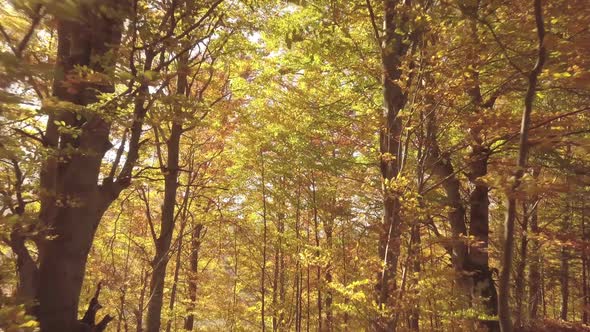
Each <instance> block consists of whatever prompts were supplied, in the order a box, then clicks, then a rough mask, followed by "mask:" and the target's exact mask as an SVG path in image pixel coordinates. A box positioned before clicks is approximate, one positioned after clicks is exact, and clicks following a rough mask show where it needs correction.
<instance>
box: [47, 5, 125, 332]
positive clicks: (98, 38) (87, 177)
mask: <svg viewBox="0 0 590 332" xmlns="http://www.w3.org/2000/svg"><path fill="white" fill-rule="evenodd" d="M100 5H101V6H98V5H97V4H88V5H80V7H79V10H80V13H81V17H82V20H81V21H76V22H74V21H66V20H63V19H59V18H58V40H59V42H58V55H57V58H58V64H57V70H56V78H55V83H54V87H55V90H54V95H55V96H56V97H57V98H58V99H60V100H62V101H69V102H72V103H74V104H77V105H81V106H86V105H89V104H92V103H94V102H96V101H97V98H96V94H97V91H99V92H108V91H112V88H113V87H112V83H110V82H106V81H105V82H100V83H92V84H90V83H86V82H83V83H79V85H77V86H75V87H74V88H73V89H66V88H65V87H64V83H65V80H66V78H65V77H66V76H65V73H70V72H71V71H72V70H73V69H74V68H75V67H77V66H88V67H90V68H92V69H93V70H95V71H97V72H103V73H105V72H106V71H107V70H109V68H106V67H107V66H104V65H103V64H104V62H103V64H100V63H99V62H97V61H96V60H95V59H97V58H100V57H101V56H105V55H106V54H107V53H108V52H110V51H113V50H115V51H116V48H117V47H118V45H119V44H120V40H121V29H122V17H123V15H121V14H122V13H123V10H125V9H126V8H125V5H123V4H119V2H118V1H114V0H109V1H104V2H102V3H101V4H100ZM110 58H113V59H115V58H116V57H110ZM109 65H112V64H109ZM74 75H75V74H74ZM58 120H59V121H64V122H65V123H66V124H67V125H70V126H72V127H76V128H80V130H81V133H80V134H79V135H77V136H72V135H69V134H67V133H59V132H58V128H57V124H56V122H55V121H58ZM109 133H110V123H109V122H108V121H107V120H106V119H103V118H101V117H100V116H99V115H96V114H94V115H87V116H86V117H85V118H84V117H83V118H80V117H78V118H76V115H75V114H73V113H72V112H71V111H69V110H64V111H62V112H61V113H59V114H58V115H52V116H50V117H49V120H48V125H47V129H46V138H47V143H48V145H49V146H50V147H53V148H55V149H58V150H62V151H66V150H67V149H71V148H72V147H73V148H75V149H76V150H75V151H73V152H69V153H67V155H65V153H64V155H65V158H64V159H62V160H60V162H59V163H58V162H57V161H56V160H55V159H53V158H49V159H48V160H46V161H45V163H44V165H43V168H42V170H41V180H40V182H41V189H42V190H41V191H42V192H43V196H42V197H41V212H40V216H39V217H40V219H41V220H42V222H43V225H44V226H45V227H47V229H50V230H49V234H48V235H50V237H48V238H47V239H46V240H44V241H42V243H40V248H39V262H40V263H39V285H38V292H37V300H38V302H39V305H38V307H37V309H36V315H37V318H38V319H39V322H40V324H41V329H42V330H43V331H48V332H52V331H56V332H57V331H59V332H69V331H76V329H77V328H78V322H77V314H78V301H79V296H80V290H81V287H82V282H83V280H84V273H85V267H86V260H87V257H88V252H89V250H90V247H91V245H92V240H93V238H94V234H95V231H96V228H97V227H98V224H99V222H100V219H101V217H102V215H103V214H104V212H105V211H106V209H107V208H108V207H109V205H110V204H111V202H112V201H113V200H114V199H115V198H116V197H117V196H118V194H119V192H120V191H121V190H122V188H123V187H124V186H125V183H121V182H119V183H116V186H115V183H112V182H111V183H107V182H105V183H103V185H99V184H98V180H99V174H100V167H101V163H102V158H103V156H104V154H105V153H106V151H107V150H108V149H110V147H111V144H110V142H109ZM132 162H133V160H130V163H132ZM126 181H128V179H126Z"/></svg>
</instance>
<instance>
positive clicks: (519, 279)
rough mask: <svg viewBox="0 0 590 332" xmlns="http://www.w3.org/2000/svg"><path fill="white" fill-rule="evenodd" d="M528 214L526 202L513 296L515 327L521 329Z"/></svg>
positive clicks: (522, 322)
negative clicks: (514, 298) (514, 301)
mask: <svg viewBox="0 0 590 332" xmlns="http://www.w3.org/2000/svg"><path fill="white" fill-rule="evenodd" d="M528 221H529V212H528V204H527V202H523V203H522V224H521V233H522V235H521V239H520V250H519V255H518V256H519V257H518V265H517V266H516V277H515V278H516V279H515V280H514V282H515V287H514V288H515V289H514V296H515V297H516V310H515V314H516V322H515V324H514V325H516V327H522V326H523V324H524V312H523V301H524V299H525V295H524V285H525V283H524V281H525V267H526V262H527V246H528V236H527V231H528V223H529V222H528Z"/></svg>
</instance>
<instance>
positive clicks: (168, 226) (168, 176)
mask: <svg viewBox="0 0 590 332" xmlns="http://www.w3.org/2000/svg"><path fill="white" fill-rule="evenodd" d="M187 66H188V55H185V56H182V57H181V58H180V59H179V69H178V80H177V86H176V94H177V95H181V96H182V95H184V94H185V93H186V89H187V84H188V83H187V75H188V72H187V71H188V68H187ZM181 113H182V110H181V109H180V106H176V109H175V110H174V120H173V122H172V126H171V130H170V137H169V138H168V141H167V142H166V147H167V162H166V166H165V167H164V166H163V165H162V171H163V172H164V174H165V175H164V202H163V204H162V218H161V227H160V235H159V237H158V238H157V239H156V253H155V256H154V260H153V261H152V268H153V272H152V278H151V281H150V301H149V303H148V314H147V318H146V319H147V332H159V331H160V324H161V314H162V305H163V301H164V281H165V279H166V267H167V266H168V259H169V257H168V252H169V251H170V244H171V242H172V234H173V232H174V225H175V223H176V218H175V214H174V210H175V209H174V208H175V205H176V193H177V189H178V167H179V157H180V138H181V136H182V132H183V129H182V123H181V121H182V120H181V119H180V114H181Z"/></svg>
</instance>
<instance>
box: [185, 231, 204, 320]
mask: <svg viewBox="0 0 590 332" xmlns="http://www.w3.org/2000/svg"><path fill="white" fill-rule="evenodd" d="M202 231H203V225H202V224H198V225H196V226H195V230H194V231H193V234H192V235H191V255H190V258H189V260H190V276H189V281H188V298H189V306H188V311H189V314H188V315H187V317H186V320H185V321H184V329H185V330H187V331H192V330H193V328H194V322H195V314H194V311H195V309H196V306H197V273H198V272H199V249H200V248H201V236H202V234H201V233H202Z"/></svg>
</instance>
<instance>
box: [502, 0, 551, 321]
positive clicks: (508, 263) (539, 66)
mask: <svg viewBox="0 0 590 332" xmlns="http://www.w3.org/2000/svg"><path fill="white" fill-rule="evenodd" d="M534 13H535V23H536V28H537V37H538V43H539V44H538V53H537V62H536V64H535V66H534V68H533V70H531V72H530V73H529V75H528V88H527V92H526V96H525V100H524V111H523V114H522V124H521V129H520V141H519V149H518V162H517V165H516V167H517V170H516V172H515V175H514V183H513V184H512V188H511V192H510V193H509V196H508V204H507V208H506V209H507V212H506V221H505V224H504V227H505V229H504V239H503V246H502V247H503V249H504V252H503V255H502V271H501V273H500V285H499V294H498V295H499V296H498V314H499V319H500V328H501V330H502V332H512V330H513V327H512V319H511V317H510V306H509V299H510V273H512V256H513V251H514V220H515V219H516V197H515V194H516V191H517V190H518V188H519V186H520V182H521V179H522V176H523V175H524V170H525V168H526V162H527V154H528V148H529V146H528V134H529V126H530V122H531V113H532V110H533V101H534V99H535V93H536V90H537V80H538V77H539V74H540V73H541V71H542V70H543V64H544V63H545V56H546V55H545V46H544V44H543V39H544V38H545V26H544V23H543V8H542V6H541V0H535V2H534Z"/></svg>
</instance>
